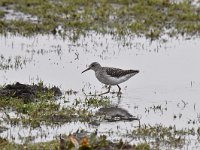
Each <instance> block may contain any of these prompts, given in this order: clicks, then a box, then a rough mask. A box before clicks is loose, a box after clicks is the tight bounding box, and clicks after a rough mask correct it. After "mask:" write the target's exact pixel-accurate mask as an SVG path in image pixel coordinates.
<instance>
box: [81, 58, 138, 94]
mask: <svg viewBox="0 0 200 150" xmlns="http://www.w3.org/2000/svg"><path fill="white" fill-rule="evenodd" d="M88 70H94V72H95V76H96V78H97V79H98V80H99V81H100V82H101V83H103V84H106V85H109V87H108V91H107V92H105V93H101V94H99V95H103V94H107V93H109V92H110V88H111V86H113V85H117V86H118V88H119V91H118V95H119V94H120V93H121V88H120V86H119V84H120V83H122V82H125V81H126V80H128V79H130V78H131V77H132V76H134V75H135V74H137V73H139V70H122V69H119V68H112V67H102V66H101V65H100V64H99V63H98V62H93V63H91V64H90V66H89V67H88V68H87V69H86V70H84V71H83V72H82V73H84V72H86V71H88Z"/></svg>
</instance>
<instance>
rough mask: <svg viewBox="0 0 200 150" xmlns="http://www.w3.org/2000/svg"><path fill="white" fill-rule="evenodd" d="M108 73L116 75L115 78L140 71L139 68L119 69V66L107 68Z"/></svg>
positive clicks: (112, 75)
mask: <svg viewBox="0 0 200 150" xmlns="http://www.w3.org/2000/svg"><path fill="white" fill-rule="evenodd" d="M105 70H106V73H107V74H108V75H110V76H111V77H115V78H120V77H122V76H125V75H128V74H132V76H133V75H135V74H137V73H139V70H122V69H118V68H106V67H105Z"/></svg>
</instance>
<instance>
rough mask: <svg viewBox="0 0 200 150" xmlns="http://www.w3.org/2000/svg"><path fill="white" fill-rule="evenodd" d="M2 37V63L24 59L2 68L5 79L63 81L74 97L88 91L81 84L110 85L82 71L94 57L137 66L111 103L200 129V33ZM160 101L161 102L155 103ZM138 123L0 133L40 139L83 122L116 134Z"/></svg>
mask: <svg viewBox="0 0 200 150" xmlns="http://www.w3.org/2000/svg"><path fill="white" fill-rule="evenodd" d="M0 43H1V44H0V49H1V52H0V55H2V56H3V57H4V59H2V58H1V59H0V63H1V64H6V63H5V62H6V61H7V60H8V59H9V58H10V59H11V61H9V62H10V65H13V66H15V64H16V58H18V59H19V57H20V61H18V63H19V62H21V63H19V64H20V65H18V66H16V67H12V68H9V67H8V68H7V69H3V68H2V67H1V68H0V69H1V70H0V84H1V85H3V84H9V83H13V82H16V81H18V82H21V83H29V84H30V83H33V82H38V81H39V80H42V81H43V82H44V84H46V85H56V86H59V87H60V88H61V89H62V90H63V91H66V90H69V89H73V90H75V91H78V94H77V95H76V96H74V95H71V96H67V97H66V99H67V100H69V101H70V102H73V100H74V98H79V97H80V98H84V97H85V96H84V93H83V92H82V90H84V92H85V93H89V92H91V93H95V92H97V93H101V92H104V91H106V89H105V88H104V86H103V85H102V84H101V83H100V82H99V81H97V79H96V78H95V76H94V72H93V71H88V72H85V73H84V74H81V72H82V71H83V70H84V69H85V68H86V67H87V66H88V65H89V64H90V63H91V62H94V61H97V62H99V63H100V64H101V65H102V66H112V67H119V68H123V69H139V70H140V73H139V74H137V75H135V76H134V77H132V78H131V79H130V80H128V81H127V82H125V83H122V84H121V87H122V92H123V94H122V96H121V97H120V98H119V97H117V95H116V94H107V96H109V97H110V100H111V101H112V103H113V105H118V106H120V107H122V108H125V109H127V110H128V111H129V112H130V113H131V114H133V115H134V116H138V117H139V118H140V119H141V124H150V125H155V124H162V125H164V126H174V125H175V126H176V127H177V128H180V129H181V128H195V129H197V128H198V126H199V124H200V119H199V117H200V111H199V109H198V108H199V107H200V102H199V99H200V78H199V77H200V69H199V64H200V59H199V57H200V51H199V47H200V39H199V38H194V39H188V38H183V37H180V38H177V39H175V38H173V39H171V38H169V37H163V38H162V39H161V40H159V41H153V42H152V41H149V40H147V39H145V38H142V37H125V38H123V39H117V38H115V37H113V36H112V35H101V34H96V33H94V32H89V33H88V34H87V35H86V36H82V37H80V39H78V41H77V42H72V41H70V40H69V39H65V40H63V39H62V38H60V37H57V36H52V35H38V36H34V37H29V38H28V37H21V36H11V35H8V36H6V37H5V36H1V37H0ZM2 61H3V62H2ZM117 90H118V88H117V87H115V86H113V87H112V88H111V91H117ZM157 106H160V107H159V108H157V109H155V107H157ZM2 115H3V114H2ZM1 124H4V123H1ZM137 125H138V123H137V122H118V123H102V124H101V125H100V126H99V127H91V126H89V125H88V124H86V123H80V122H77V123H68V124H64V125H61V126H60V127H46V126H42V127H41V128H40V129H34V130H33V129H31V128H23V127H22V126H13V127H9V130H8V131H5V132H3V133H1V134H0V135H1V136H2V137H7V138H9V139H12V140H14V141H16V142H18V143H20V142H25V139H24V138H23V137H27V136H35V139H34V140H33V141H34V142H38V141H41V140H42V141H45V140H51V139H53V138H55V137H56V136H57V135H59V134H60V133H63V132H65V133H66V134H67V133H69V132H72V131H76V130H77V129H79V128H81V129H89V128H90V131H94V130H95V129H96V128H97V129H98V130H99V132H100V133H101V132H105V131H106V132H108V131H115V132H116V131H118V130H120V133H119V132H118V133H116V134H122V133H126V131H127V130H132V129H133V128H134V126H137ZM14 131H15V132H14ZM45 135H46V136H45ZM12 137H14V138H12ZM197 146H198V144H197Z"/></svg>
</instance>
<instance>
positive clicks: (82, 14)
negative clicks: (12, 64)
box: [0, 0, 200, 39]
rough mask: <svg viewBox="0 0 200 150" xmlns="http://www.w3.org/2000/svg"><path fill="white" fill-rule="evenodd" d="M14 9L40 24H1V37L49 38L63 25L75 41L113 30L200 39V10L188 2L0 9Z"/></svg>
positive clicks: (76, 0) (76, 1) (16, 4)
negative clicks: (8, 34)
mask: <svg viewBox="0 0 200 150" xmlns="http://www.w3.org/2000/svg"><path fill="white" fill-rule="evenodd" d="M11 5H12V7H13V9H14V10H16V11H21V12H23V13H25V14H31V15H33V16H37V17H38V18H39V22H38V23H34V22H31V21H30V22H27V21H24V20H13V21H8V20H3V21H2V20H1V22H0V32H1V33H3V32H13V33H20V34H23V35H33V34H38V33H43V34H47V33H52V32H53V31H54V30H55V28H56V27H57V26H58V25H60V24H61V25H63V26H64V30H65V31H70V30H73V31H75V32H77V34H76V35H77V36H76V37H74V38H75V39H76V38H77V37H79V34H84V32H87V31H88V30H94V31H96V32H99V33H110V32H111V31H113V29H114V34H115V35H120V36H121V35H126V34H127V33H132V34H138V35H144V36H146V37H149V38H153V39H154V38H155V39H157V38H159V37H160V36H161V35H163V34H169V35H171V36H173V35H174V36H175V35H177V34H188V35H199V32H200V30H199V28H200V8H199V7H194V6H192V5H191V4H190V3H189V2H187V1H183V2H180V3H177V4H172V3H169V2H168V1H166V0H140V1H139V0H135V1H130V0H125V1H122V0H115V1H105V0H100V1H97V0H92V1H89V2H88V1H85V0H73V1H72V0H59V1H50V0H28V1H27V0H20V1H18V0H9V1H7V0H2V1H1V2H0V6H4V7H5V6H11ZM116 5H117V6H116ZM0 14H1V13H0ZM166 29H167V30H169V31H166ZM62 36H65V34H64V35H62ZM72 39H73V38H72Z"/></svg>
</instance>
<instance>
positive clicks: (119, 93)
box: [117, 84, 121, 95]
mask: <svg viewBox="0 0 200 150" xmlns="http://www.w3.org/2000/svg"><path fill="white" fill-rule="evenodd" d="M117 87H118V88H119V91H118V93H117V95H121V88H120V86H119V85H118V84H117Z"/></svg>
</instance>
